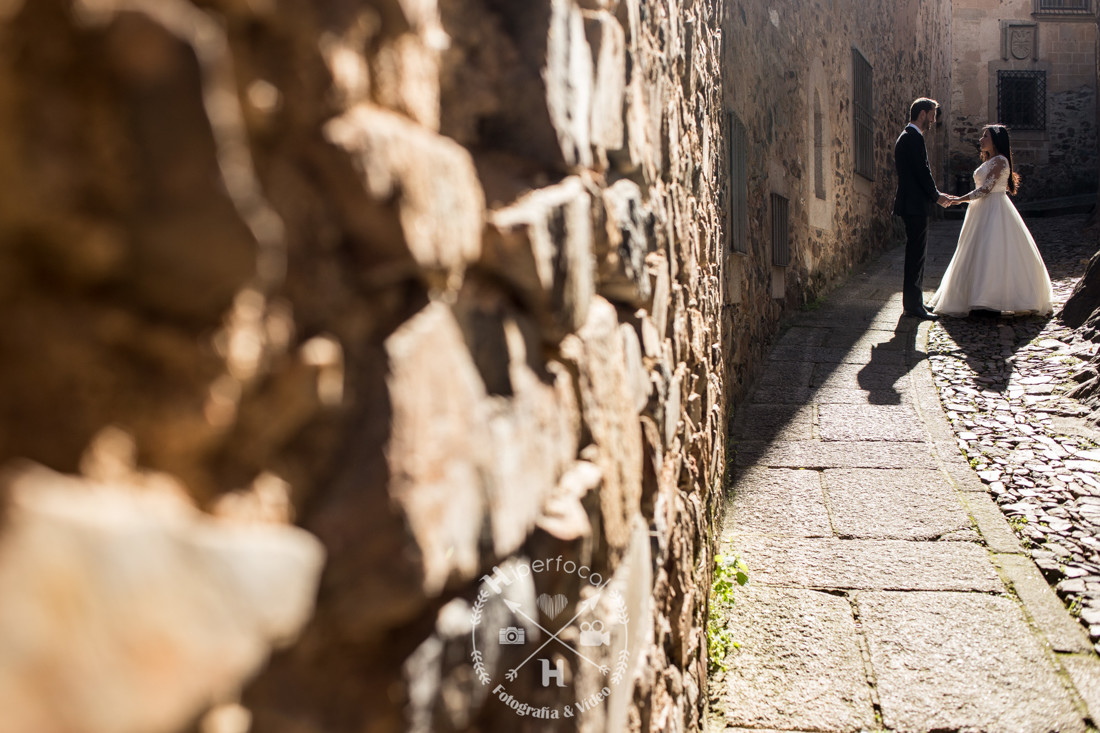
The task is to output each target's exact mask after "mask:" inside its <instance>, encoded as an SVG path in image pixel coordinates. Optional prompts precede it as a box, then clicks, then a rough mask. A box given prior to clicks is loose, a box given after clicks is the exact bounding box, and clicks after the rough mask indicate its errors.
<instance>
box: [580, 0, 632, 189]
mask: <svg viewBox="0 0 1100 733" xmlns="http://www.w3.org/2000/svg"><path fill="white" fill-rule="evenodd" d="M584 26H585V33H586V36H587V38H588V45H589V46H590V47H591V49H592V64H593V68H594V70H595V82H594V85H593V88H592V127H591V132H592V147H593V148H594V150H595V153H596V160H597V162H598V163H599V164H600V166H601V167H602V168H606V167H607V164H608V161H607V153H608V151H616V150H619V149H620V148H622V147H623V142H624V139H625V132H624V126H623V103H624V100H625V98H626V33H625V32H624V31H623V27H622V26H621V25H620V24H619V21H618V20H617V19H616V18H615V16H614V15H612V14H611V13H610V12H608V11H606V10H603V11H600V10H596V11H586V12H585V13H584Z"/></svg>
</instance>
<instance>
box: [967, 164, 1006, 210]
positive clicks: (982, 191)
mask: <svg viewBox="0 0 1100 733" xmlns="http://www.w3.org/2000/svg"><path fill="white" fill-rule="evenodd" d="M1007 167H1008V161H1007V160H1005V159H1004V157H1003V156H1000V155H998V156H997V157H996V158H993V159H992V160H990V161H989V172H988V173H987V174H986V177H985V181H984V182H983V183H982V185H980V186H978V187H977V188H975V189H974V190H973V191H971V192H970V193H968V194H966V196H965V198H966V200H967V201H976V200H977V199H980V198H984V197H986V196H988V195H989V194H990V192H991V191H992V190H993V187H994V186H996V185H997V180H998V179H999V178H1000V177H1001V174H1002V173H1004V170H1005V168H1007Z"/></svg>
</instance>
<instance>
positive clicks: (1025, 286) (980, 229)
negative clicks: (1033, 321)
mask: <svg viewBox="0 0 1100 733" xmlns="http://www.w3.org/2000/svg"><path fill="white" fill-rule="evenodd" d="M1008 176H1009V170H1008V159H1007V158H1005V157H1004V156H1000V155H998V156H995V157H993V158H990V159H989V160H987V161H986V162H984V163H982V164H981V165H980V166H979V167H978V169H977V170H976V171H974V184H975V186H976V187H977V188H976V189H975V190H976V191H977V192H978V193H977V197H976V198H975V199H974V200H972V201H971V202H970V205H969V207H968V208H967V211H966V218H965V219H964V220H963V225H962V231H961V232H959V244H958V246H957V247H956V249H955V255H954V256H953V257H952V258H951V263H950V264H949V265H948V266H947V271H946V272H945V273H944V275H943V280H941V281H940V287H939V290H937V291H936V294H935V295H934V296H933V297H932V300H931V301H930V302H929V307H930V308H931V309H932V310H933V312H935V313H938V314H940V315H948V316H966V315H967V314H968V313H969V312H970V311H971V310H972V309H978V308H981V309H986V310H994V311H1002V312H1006V311H1012V312H1016V313H1023V312H1034V313H1038V314H1040V315H1048V314H1050V313H1051V311H1052V306H1051V300H1052V298H1053V292H1052V290H1051V287H1050V276H1049V275H1047V268H1046V265H1045V264H1043V257H1042V255H1040V254H1039V249H1038V248H1037V247H1036V246H1035V240H1034V239H1032V237H1031V232H1029V231H1028V229H1027V225H1026V224H1024V220H1023V218H1022V217H1021V216H1020V212H1018V211H1017V210H1016V207H1015V206H1013V204H1012V202H1011V201H1010V200H1009V198H1008Z"/></svg>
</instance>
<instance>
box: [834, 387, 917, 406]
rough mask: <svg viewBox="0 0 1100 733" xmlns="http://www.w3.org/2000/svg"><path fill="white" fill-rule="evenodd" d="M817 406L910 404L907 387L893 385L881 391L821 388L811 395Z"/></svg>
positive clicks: (909, 394) (909, 393)
mask: <svg viewBox="0 0 1100 733" xmlns="http://www.w3.org/2000/svg"><path fill="white" fill-rule="evenodd" d="M813 401H814V402H816V403H817V404H819V405H908V404H912V399H911V392H910V389H909V385H902V384H895V385H893V386H892V387H889V388H886V387H883V388H881V389H848V388H843V387H839V388H838V387H822V388H820V389H818V390H817V391H815V392H814V393H813Z"/></svg>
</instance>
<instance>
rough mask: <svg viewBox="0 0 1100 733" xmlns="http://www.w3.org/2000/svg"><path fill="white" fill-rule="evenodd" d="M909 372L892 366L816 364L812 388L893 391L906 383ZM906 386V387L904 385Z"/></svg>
mask: <svg viewBox="0 0 1100 733" xmlns="http://www.w3.org/2000/svg"><path fill="white" fill-rule="evenodd" d="M908 378H909V370H908V368H907V367H905V366H903V365H894V364H863V365H860V364H816V365H814V370H813V380H812V382H811V383H810V386H812V387H826V388H836V387H842V388H847V389H862V390H872V389H877V390H881V389H887V390H889V389H895V390H897V389H898V387H897V385H898V384H899V383H902V384H903V385H904V383H905V382H907V381H908ZM906 386H907V385H906Z"/></svg>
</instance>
